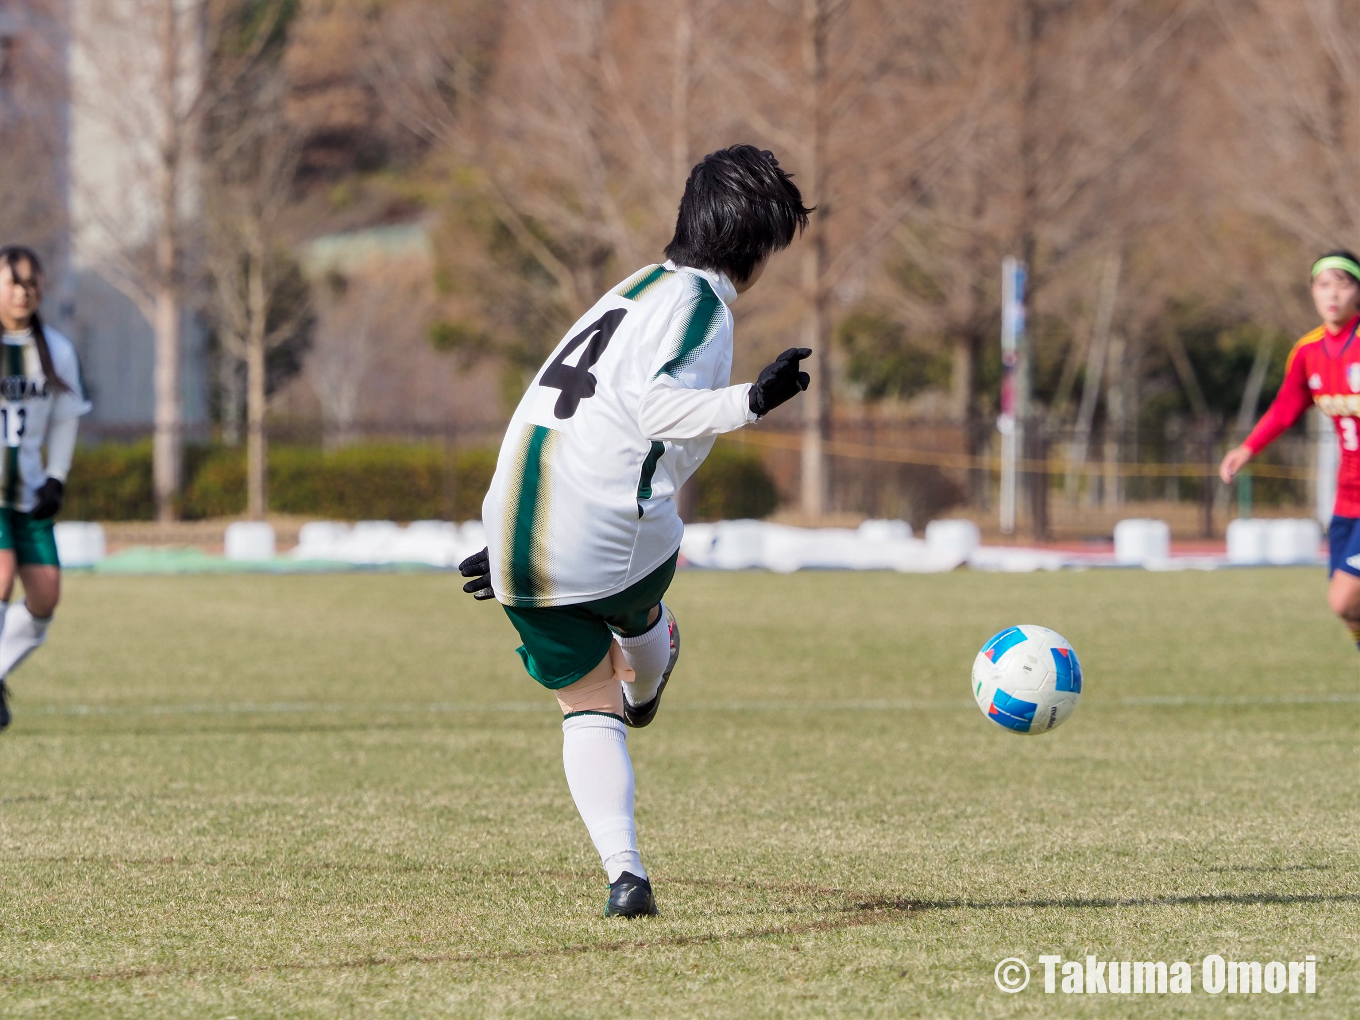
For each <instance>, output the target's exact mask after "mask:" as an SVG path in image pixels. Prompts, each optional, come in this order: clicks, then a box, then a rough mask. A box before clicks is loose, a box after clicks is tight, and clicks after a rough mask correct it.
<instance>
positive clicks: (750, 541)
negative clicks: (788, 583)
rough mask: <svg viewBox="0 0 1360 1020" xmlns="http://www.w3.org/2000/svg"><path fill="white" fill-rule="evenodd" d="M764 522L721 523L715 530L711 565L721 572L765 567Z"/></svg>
mask: <svg viewBox="0 0 1360 1020" xmlns="http://www.w3.org/2000/svg"><path fill="white" fill-rule="evenodd" d="M769 527H770V525H768V524H766V523H765V522H764V521H751V520H746V521H721V522H720V523H719V524H718V525H717V527H716V528H715V529H714V536H713V551H712V554H711V563H712V565H713V566H714V567H717V568H718V569H719V570H750V569H752V568H753V567H763V566H765V532H766V529H767V528H769Z"/></svg>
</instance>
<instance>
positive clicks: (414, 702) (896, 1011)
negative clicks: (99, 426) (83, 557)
mask: <svg viewBox="0 0 1360 1020" xmlns="http://www.w3.org/2000/svg"><path fill="white" fill-rule="evenodd" d="M672 594H673V598H672V599H671V601H672V604H673V605H674V607H675V609H676V611H677V614H678V616H679V619H680V621H681V625H682V627H683V629H684V639H685V646H684V647H685V653H684V657H683V658H682V660H681V663H680V667H679V669H678V670H677V672H676V676H675V680H674V681H673V682H672V684H671V687H670V689H669V692H668V693H667V695H666V703H665V705H664V706H663V708H662V710H661V714H660V716H659V717H658V719H657V722H656V723H655V725H654V726H653V727H652V728H651V729H649V730H646V731H644V732H640V733H636V734H633V735H632V736H631V737H630V741H629V744H630V748H631V752H632V755H633V760H634V763H635V767H636V771H637V776H638V792H639V793H638V802H639V803H638V820H639V826H640V838H641V841H642V849H643V856H644V860H645V861H646V862H647V864H648V867H649V868H650V869H651V870H652V873H653V878H654V881H655V884H656V888H657V895H658V900H659V903H660V906H661V910H662V916H661V917H659V918H656V919H645V920H639V921H634V922H628V921H619V920H612V921H606V920H604V919H603V918H601V917H600V916H599V915H600V912H601V909H602V907H603V902H604V892H605V889H604V880H603V875H602V873H601V872H600V871H599V867H598V859H597V858H596V857H595V855H594V851H593V849H592V848H591V846H590V844H589V841H588V839H587V837H586V834H585V831H584V827H583V825H582V824H581V822H580V821H579V819H578V818H577V816H576V813H575V810H574V808H573V806H572V803H571V800H570V798H569V795H568V793H567V789H566V783H565V780H564V779H563V777H562V772H561V760H560V753H561V735H560V730H559V723H558V718H557V713H556V711H555V706H554V705H553V703H552V700H551V698H550V697H548V696H546V695H545V694H544V693H543V692H542V691H540V690H539V689H538V688H537V686H536V685H535V684H533V682H532V681H530V680H529V679H528V678H527V677H526V676H524V675H523V673H522V672H521V670H520V667H519V663H518V660H517V659H516V657H515V656H514V654H513V652H512V649H513V647H514V644H515V641H514V640H513V632H512V630H511V628H510V627H509V625H508V624H507V622H506V620H505V618H504V615H503V614H502V613H501V612H500V611H499V609H497V608H496V607H495V606H488V605H484V604H474V603H473V602H472V601H471V600H469V599H467V598H466V597H464V596H461V595H460V594H458V592H457V580H456V579H455V578H452V577H449V576H441V575H429V574H412V575H374V576H363V575H349V576H342V577H242V576H224V577H182V578H96V577H71V578H69V579H68V587H67V594H66V602H65V605H64V608H63V610H62V613H61V617H60V619H59V621H58V623H57V625H56V626H55V627H54V629H53V635H52V640H51V642H50V643H49V646H48V647H47V648H45V649H43V651H42V652H41V653H40V654H39V655H38V656H37V657H35V659H34V660H33V661H32V662H31V663H30V664H28V665H27V666H25V667H24V669H23V670H21V671H20V672H19V674H17V676H16V677H15V679H14V681H13V685H14V687H15V690H16V698H15V704H14V708H15V713H16V721H15V724H14V726H13V727H12V728H11V729H10V730H9V731H7V732H6V733H5V734H4V735H3V736H0V781H2V785H0V1016H5V1017H13V1016H34V1017H38V1016H41V1017H43V1018H53V1017H76V1016H82V1017H83V1016H98V1017H123V1016H126V1017H229V1016H234V1017H238V1018H245V1017H280V1016H315V1017H335V1016H458V1017H462V1016H468V1017H476V1016H492V1017H501V1016H504V1017H582V1018H598V1017H613V1016H632V1017H669V1018H680V1017H732V1018H738V1017H742V1018H744V1017H761V1016H778V1017H805V1016H806V1017H814V1016H815V1017H828V1016H847V1017H917V1016H920V1017H1032V1016H1061V1017H1093V1018H1094V1017H1099V1018H1107V1017H1143V1016H1154V1017H1162V1016H1188V1017H1201V1016H1202V1017H1227V1016H1230V1017H1256V1016H1291V1017H1292V1016H1307V1017H1355V1016H1360V877H1358V875H1360V867H1358V866H1360V835H1358V833H1360V812H1358V811H1357V780H1360V685H1357V675H1360V674H1358V671H1357V663H1356V655H1355V651H1354V649H1353V648H1352V647H1350V646H1349V645H1348V644H1347V642H1346V640H1345V637H1344V633H1343V631H1342V630H1341V628H1340V626H1339V625H1338V624H1337V623H1336V622H1335V621H1334V620H1331V619H1329V617H1328V615H1327V613H1326V608H1325V600H1324V582H1323V579H1322V576H1321V574H1320V572H1318V571H1302V570H1299V571H1294V570H1271V571H1223V572H1218V573H1211V574H1199V573H1186V574H1148V573H1143V572H1141V571H1097V572H1090V573H1063V574H1056V575H1023V576H996V575H979V574H974V573H968V572H959V573H955V574H951V575H947V576H940V577H911V576H896V575H889V574H861V575H851V574H834V573H804V574H799V575H795V576H792V577H774V576H770V575H765V574H736V575H731V574H713V573H696V572H690V573H684V574H681V575H680V576H679V577H678V578H677V580H676V583H675V587H674V588H673V590H672ZM1015 622H1042V623H1045V624H1047V625H1049V626H1052V627H1054V628H1056V629H1058V630H1060V631H1061V632H1062V633H1063V634H1065V635H1066V636H1067V637H1068V638H1069V639H1070V640H1071V641H1072V643H1073V644H1074V645H1075V646H1076V648H1077V650H1078V651H1079V653H1080V654H1081V656H1082V659H1083V664H1084V666H1085V671H1086V693H1085V695H1084V698H1083V701H1082V704H1081V707H1080V708H1079V709H1078V711H1077V714H1076V716H1075V717H1074V718H1073V719H1072V721H1071V722H1069V723H1068V724H1067V725H1066V726H1065V727H1063V728H1062V729H1060V730H1058V731H1056V732H1054V733H1052V734H1049V735H1047V736H1045V737H1042V738H1037V739H1027V738H1022V737H1017V736H1014V735H1012V734H1010V733H1008V732H1005V731H1003V730H1002V729H1001V728H1000V727H998V726H995V725H993V724H991V723H989V722H988V721H987V720H985V719H984V718H983V717H982V715H981V714H980V713H979V712H978V710H977V708H976V707H975V706H974V705H973V704H972V702H971V700H970V699H969V696H968V695H969V692H968V672H969V668H970V666H971V662H972V658H973V655H974V653H975V651H976V649H977V647H978V646H979V645H980V644H981V643H982V641H983V640H985V639H986V638H987V637H988V636H989V635H990V634H991V633H993V632H994V631H996V630H998V629H999V628H1000V627H1001V626H1003V625H1006V624H1010V623H1015ZM1046 952H1048V953H1061V954H1062V955H1063V956H1064V957H1066V958H1068V959H1071V958H1077V957H1081V956H1084V955H1085V954H1086V953H1095V954H1097V955H1098V956H1099V957H1100V958H1101V959H1122V960H1165V961H1176V960H1186V961H1190V962H1191V963H1192V966H1193V967H1194V986H1195V991H1194V993H1193V994H1191V995H1180V996H1132V995H1129V996H1115V995H1107V996H1090V995H1081V996H1075V995H1069V996H1064V995H1053V996H1050V995H1045V994H1043V992H1042V989H1041V987H1040V986H1041V983H1042V982H1041V976H1040V975H1039V974H1038V971H1037V966H1036V964H1037V957H1038V956H1039V955H1040V954H1042V953H1046ZM1215 952H1217V953H1221V954H1223V955H1224V956H1230V957H1233V958H1236V959H1244V960H1252V959H1255V960H1262V961H1268V960H1277V959H1278V960H1301V959H1302V958H1303V956H1304V954H1305V953H1314V954H1316V956H1317V959H1318V992H1317V994H1316V995H1313V996H1303V995H1297V996H1290V995H1266V994H1262V995H1255V996H1226V995H1218V996H1213V995H1209V994H1206V993H1205V992H1203V991H1201V990H1200V971H1199V961H1200V960H1201V959H1202V958H1203V957H1204V956H1205V955H1206V954H1209V953H1215ZM1011 956H1016V957H1021V958H1023V959H1025V960H1027V961H1028V962H1029V964H1030V966H1031V967H1036V978H1035V981H1034V983H1032V984H1031V985H1030V987H1029V988H1028V989H1027V990H1026V991H1024V992H1023V993H1021V994H1018V995H1013V996H1010V995H1003V994H1002V993H1001V992H999V991H998V990H997V988H996V986H995V984H994V982H993V967H994V966H995V965H996V963H997V962H998V961H999V960H1001V959H1002V958H1004V957H1011Z"/></svg>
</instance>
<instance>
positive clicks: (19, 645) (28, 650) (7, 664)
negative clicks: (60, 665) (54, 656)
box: [0, 601, 52, 677]
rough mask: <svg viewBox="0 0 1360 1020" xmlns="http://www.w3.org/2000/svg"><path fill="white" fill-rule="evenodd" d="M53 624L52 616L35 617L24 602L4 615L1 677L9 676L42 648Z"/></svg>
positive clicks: (0, 655) (0, 648) (1, 637)
mask: <svg viewBox="0 0 1360 1020" xmlns="http://www.w3.org/2000/svg"><path fill="white" fill-rule="evenodd" d="M51 622H52V617H50V616H46V617H39V616H34V615H33V614H32V613H30V612H29V611H28V607H27V606H26V605H24V603H23V602H22V601H19V602H16V603H14V605H12V606H10V607H9V609H8V610H7V611H6V612H5V614H4V629H3V630H0V677H6V676H9V674H10V673H11V672H12V671H13V670H14V669H15V668H16V667H17V666H18V665H19V663H21V662H23V661H24V660H25V659H27V658H28V657H29V655H31V654H32V653H33V651H34V650H35V649H37V648H41V647H42V643H43V642H44V641H46V640H47V628H48V625H49V624H51Z"/></svg>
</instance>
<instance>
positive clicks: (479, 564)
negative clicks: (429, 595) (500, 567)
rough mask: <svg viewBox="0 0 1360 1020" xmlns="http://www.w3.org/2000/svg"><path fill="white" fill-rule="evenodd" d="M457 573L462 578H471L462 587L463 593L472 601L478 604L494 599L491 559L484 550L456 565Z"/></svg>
mask: <svg viewBox="0 0 1360 1020" xmlns="http://www.w3.org/2000/svg"><path fill="white" fill-rule="evenodd" d="M458 573H460V574H462V575H463V576H464V577H470V578H472V580H471V581H469V582H468V583H467V584H465V585H463V591H465V592H467V593H468V594H469V595H471V596H472V597H473V598H474V599H477V600H478V601H479V602H480V601H482V600H485V599H494V598H495V597H496V593H495V592H494V591H492V590H491V559H490V557H488V556H487V554H486V550H485V549H483V550H482V551H481V552H479V553H473V554H472V555H471V556H469V557H468V558H467V559H465V560H464V561H463V562H462V563H460V564H458Z"/></svg>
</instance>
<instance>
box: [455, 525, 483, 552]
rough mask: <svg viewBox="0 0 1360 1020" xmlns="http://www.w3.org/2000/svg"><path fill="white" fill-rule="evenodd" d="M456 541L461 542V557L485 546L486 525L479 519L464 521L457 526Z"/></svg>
mask: <svg viewBox="0 0 1360 1020" xmlns="http://www.w3.org/2000/svg"><path fill="white" fill-rule="evenodd" d="M458 541H459V542H461V543H462V544H463V558H464V559H466V558H467V557H469V556H471V555H472V554H473V553H479V552H481V551H482V550H483V549H485V548H486V526H485V525H484V524H482V522H481V521H464V522H463V523H462V525H461V526H460V527H459V528H458Z"/></svg>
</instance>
